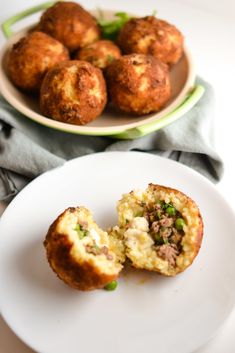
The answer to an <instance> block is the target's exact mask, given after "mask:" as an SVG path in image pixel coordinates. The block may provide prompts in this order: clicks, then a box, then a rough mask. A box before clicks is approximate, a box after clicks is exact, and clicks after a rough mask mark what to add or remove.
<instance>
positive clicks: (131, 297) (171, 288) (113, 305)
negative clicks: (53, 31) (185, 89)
mask: <svg viewBox="0 0 235 353" xmlns="http://www.w3.org/2000/svg"><path fill="white" fill-rule="evenodd" d="M149 182H153V183H159V184H164V185H168V186H172V187H174V188H178V189H181V190H182V191H184V192H185V193H186V194H188V195H189V196H191V197H192V198H193V199H194V200H195V201H196V202H197V204H198V205H199V207H200V210H201V213H202V215H203V218H204V224H205V232H204V240H203V244H202V248H201V251H200V252H199V255H198V257H197V258H196V259H195V261H194V263H193V265H192V266H191V267H190V268H189V269H187V270H186V271H185V272H184V273H182V274H180V275H178V276H176V277H175V278H165V277H161V276H159V275H157V274H150V273H147V272H146V273H145V272H141V271H139V272H137V271H135V272H129V273H126V274H125V273H124V274H123V275H122V277H121V279H120V280H119V286H118V288H117V290H116V291H114V292H106V291H103V290H98V291H94V292H89V293H83V292H79V291H76V290H74V289H71V288H69V287H67V286H66V285H65V284H64V283H63V282H61V281H60V280H59V279H57V277H56V276H55V274H54V273H53V272H52V270H51V269H50V268H49V265H48V263H47V260H46V257H45V251H44V248H43V245H42V242H43V240H44V236H45V234H46V231H47V229H48V226H49V224H50V223H51V222H52V221H53V220H54V218H55V217H56V216H57V215H58V214H59V213H60V212H62V211H63V210H64V209H65V208H66V207H68V206H76V205H85V206H87V207H88V208H90V209H91V210H92V211H93V214H94V217H95V219H96V220H97V222H98V223H99V224H100V225H101V226H102V227H108V226H110V225H112V224H114V223H115V222H116V219H117V216H116V211H115V204H116V201H117V200H118V199H119V198H120V197H121V195H122V193H124V192H129V191H130V190H132V189H133V188H144V187H146V186H147V184H148V183H149ZM234 229H235V217H234V214H233V212H232V210H231V209H230V207H229V205H228V204H227V203H226V201H224V199H223V198H222V197H221V196H220V194H219V193H218V192H217V190H216V188H215V187H214V186H213V185H212V184H211V183H210V182H209V181H207V180H206V179H205V178H203V177H202V176H200V175H199V174H197V173H195V172H194V171H192V170H191V169H189V168H187V167H184V166H182V165H180V164H178V163H176V162H173V161H170V160H166V159H162V158H160V157H156V156H153V155H149V154H144V153H139V152H110V153H99V154H94V155H90V156H86V157H82V158H78V159H75V160H73V161H70V162H68V163H66V164H65V165H64V166H63V167H61V168H58V169H55V170H53V171H51V172H48V173H46V174H44V175H42V176H41V177H39V178H37V179H36V180H34V181H33V182H32V183H31V184H30V185H28V186H27V187H26V188H25V189H24V190H23V191H22V192H21V193H20V194H19V195H18V196H17V197H16V198H15V199H14V201H13V202H12V203H11V204H10V206H9V207H8V208H7V210H6V211H5V213H4V214H3V216H2V219H1V222H0V234H1V235H0V275H1V292H0V295H1V310H2V314H3V317H4V318H5V320H6V322H7V323H8V324H9V326H10V327H11V328H12V329H13V331H14V332H15V333H16V334H17V335H18V336H19V337H20V338H21V339H22V340H23V341H24V342H26V343H27V344H28V345H29V346H31V347H32V348H33V349H35V350H36V351H37V352H41V353H65V352H68V353H124V352H125V353H143V352H145V353H155V352H159V353H189V352H192V351H194V350H195V349H196V348H198V347H200V346H201V345H202V344H203V343H205V342H206V341H207V340H208V339H209V338H210V337H211V336H212V334H213V333H214V332H215V330H216V329H217V328H218V327H219V326H220V325H221V324H222V322H223V321H224V319H225V318H226V317H227V316H228V314H229V313H230V312H231V310H232V307H233V305H234V301H235V279H234V278H235V277H234V273H235V257H234V248H235V237H234Z"/></svg>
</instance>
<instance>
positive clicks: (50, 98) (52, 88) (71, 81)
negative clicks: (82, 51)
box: [40, 60, 107, 125]
mask: <svg viewBox="0 0 235 353" xmlns="http://www.w3.org/2000/svg"><path fill="white" fill-rule="evenodd" d="M106 102H107V92H106V84H105V80H104V77H103V74H102V71H101V70H100V69H98V68H96V67H94V66H93V65H91V64H90V63H89V62H86V61H78V60H71V61H67V62H64V63H61V64H60V65H57V66H56V67H54V68H53V69H52V70H50V71H49V72H48V73H47V75H46V76H45V78H44V80H43V84H42V87H41V95H40V108H41V111H42V113H43V114H44V115H46V116H48V117H49V118H52V119H55V120H59V121H61V122H64V123H69V124H76V125H85V124H87V123H89V122H90V121H92V120H94V119H96V118H97V117H98V116H99V115H100V114H101V113H102V111H103V109H104V107H105V105H106Z"/></svg>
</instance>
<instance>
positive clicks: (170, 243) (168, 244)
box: [142, 200, 185, 266]
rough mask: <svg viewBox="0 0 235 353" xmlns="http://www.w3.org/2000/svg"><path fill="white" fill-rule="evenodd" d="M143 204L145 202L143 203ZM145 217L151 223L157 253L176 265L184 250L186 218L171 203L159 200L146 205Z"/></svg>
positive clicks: (150, 227) (172, 264) (151, 233)
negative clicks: (183, 240)
mask: <svg viewBox="0 0 235 353" xmlns="http://www.w3.org/2000/svg"><path fill="white" fill-rule="evenodd" d="M142 205H143V204H142ZM143 217H145V218H146V220H147V221H148V223H149V229H150V235H151V236H152V238H153V240H154V243H155V245H154V248H155V249H156V252H157V255H158V256H159V257H161V258H162V259H163V260H167V261H168V262H169V264H170V265H171V266H176V258H177V256H178V255H179V254H180V253H181V252H182V245H181V241H182V238H183V236H184V231H183V226H184V225H185V220H184V219H183V217H182V214H181V213H180V212H179V211H177V210H176V209H175V207H174V206H173V205H172V204H171V203H166V202H164V201H160V200H159V201H157V202H156V203H148V204H145V206H144V212H143Z"/></svg>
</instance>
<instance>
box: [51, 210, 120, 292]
mask: <svg viewBox="0 0 235 353" xmlns="http://www.w3.org/2000/svg"><path fill="white" fill-rule="evenodd" d="M113 244H114V243H112V244H111V248H110V244H109V236H108V233H106V232H104V231H103V230H101V229H100V228H99V227H98V226H97V224H96V223H95V222H94V220H93V218H92V215H91V213H90V211H89V210H88V209H86V208H85V207H76V208H75V207H70V208H68V209H66V210H65V211H64V212H63V213H62V214H61V215H60V216H59V217H58V218H57V219H56V220H55V221H54V222H53V223H52V225H51V226H50V228H49V230H48V233H47V235H46V238H45V241H44V246H45V249H46V254H47V259H48V262H49V264H50V266H51V268H52V269H53V271H54V272H55V273H56V274H57V276H58V277H59V278H60V279H61V280H62V281H64V282H65V283H66V284H68V285H69V286H70V287H73V288H76V289H80V290H93V289H98V288H103V287H104V286H105V285H107V284H108V283H109V282H111V281H113V280H115V279H116V278H117V277H118V275H119V272H120V271H121V269H122V265H121V263H120V262H119V260H118V258H117V256H116V254H115V251H114V250H115V247H114V245H113ZM115 244H117V243H115Z"/></svg>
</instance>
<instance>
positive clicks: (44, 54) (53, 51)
mask: <svg viewBox="0 0 235 353" xmlns="http://www.w3.org/2000/svg"><path fill="white" fill-rule="evenodd" d="M65 60H69V53H68V50H67V49H66V48H65V47H64V46H63V44H61V43H60V42H58V41H57V40H56V39H54V38H52V37H50V36H48V35H47V34H45V33H42V32H33V33H31V34H29V35H28V36H27V37H24V38H21V39H20V40H19V41H18V42H17V43H15V44H14V45H13V47H12V49H11V50H10V52H9V58H8V72H9V76H10V79H11V80H12V82H13V83H14V84H15V85H16V86H17V87H19V88H21V89H22V90H26V91H39V90H40V87H41V84H42V80H43V78H44V76H45V74H46V73H47V71H48V70H50V69H51V68H52V67H54V66H55V65H56V64H58V63H60V62H62V61H65Z"/></svg>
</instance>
